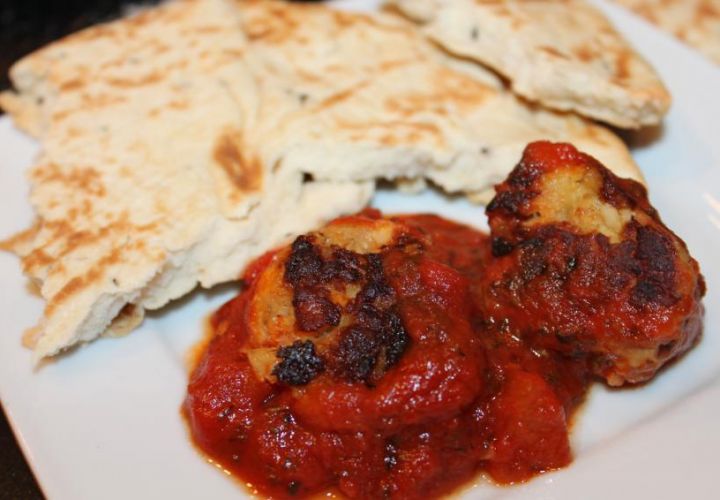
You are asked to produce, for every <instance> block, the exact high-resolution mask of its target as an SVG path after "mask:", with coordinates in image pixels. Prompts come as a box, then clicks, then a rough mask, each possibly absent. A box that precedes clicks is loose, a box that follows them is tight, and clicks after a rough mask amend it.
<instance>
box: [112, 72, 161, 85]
mask: <svg viewBox="0 0 720 500" xmlns="http://www.w3.org/2000/svg"><path fill="white" fill-rule="evenodd" d="M164 76H165V73H163V72H160V71H153V72H152V73H148V74H147V75H142V76H140V77H137V78H120V77H110V78H107V79H106V80H105V82H106V83H108V84H109V85H112V86H115V87H126V88H127V87H142V86H144V85H150V84H151V83H157V82H159V81H160V80H162V79H163V78H164Z"/></svg>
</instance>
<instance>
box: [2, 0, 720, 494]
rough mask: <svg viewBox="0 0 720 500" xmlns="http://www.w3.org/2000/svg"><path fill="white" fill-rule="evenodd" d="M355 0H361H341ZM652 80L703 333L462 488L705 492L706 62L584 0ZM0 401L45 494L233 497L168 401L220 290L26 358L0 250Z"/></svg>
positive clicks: (458, 206)
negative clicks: (536, 467) (537, 462)
mask: <svg viewBox="0 0 720 500" xmlns="http://www.w3.org/2000/svg"><path fill="white" fill-rule="evenodd" d="M342 3H345V4H346V5H350V6H352V7H360V8H368V7H371V6H372V4H373V3H374V2H373V1H371V0H367V1H363V0H355V1H346V2H342ZM597 3H598V4H599V5H600V6H601V7H602V8H603V9H604V10H605V11H606V12H607V14H608V15H609V16H610V17H611V18H612V19H613V21H614V22H615V23H616V25H617V27H618V28H619V29H620V30H621V31H622V32H623V33H624V34H625V35H626V36H627V37H628V38H629V39H630V40H632V42H633V43H634V44H635V45H636V47H637V48H638V49H639V50H640V51H641V52H642V53H643V54H645V55H646V56H647V58H648V59H650V61H651V62H652V63H653V64H654V65H655V67H656V68H657V69H658V71H659V72H660V73H661V75H662V76H663V78H664V79H665V81H666V82H667V84H668V86H669V88H670V90H671V91H672V93H673V95H674V98H675V100H674V105H673V108H672V111H671V112H670V115H669V116H668V117H667V119H666V121H665V125H664V127H662V129H661V130H660V131H659V132H658V133H657V134H656V137H654V139H652V140H641V138H637V137H635V138H633V142H634V143H635V144H636V146H635V147H634V150H633V152H634V155H635V158H636V159H637V161H638V163H639V164H640V165H641V167H642V168H643V171H644V172H645V174H646V176H647V180H648V183H649V186H650V195H651V200H652V201H653V203H654V204H655V206H656V207H657V208H658V209H659V210H660V213H661V214H662V216H663V219H664V220H665V222H666V223H667V224H668V225H669V226H670V227H671V228H672V229H673V230H675V231H676V232H677V233H678V234H679V235H680V236H681V237H683V238H684V239H685V241H686V242H687V244H688V246H689V248H690V250H691V252H692V253H693V255H694V256H695V257H696V258H697V259H698V261H699V262H700V264H701V268H702V271H703V273H704V275H705V277H706V279H707V284H708V294H707V297H706V299H705V304H706V309H707V314H706V321H705V336H704V339H703V340H702V342H701V344H700V345H699V346H698V347H697V348H696V349H694V350H693V351H692V352H691V353H690V354H689V355H687V356H685V357H684V358H683V359H682V361H681V362H680V363H677V364H675V365H673V366H672V367H670V368H669V369H668V370H665V371H664V372H663V373H662V374H661V375H660V376H659V377H658V378H657V379H656V380H655V381H653V382H652V383H651V384H649V385H647V386H646V387H643V388H641V389H637V390H620V391H610V390H607V389H604V388H602V387H596V388H595V389H594V390H593V392H592V394H591V397H590V400H589V402H588V404H587V405H586V407H585V408H584V409H583V411H582V412H581V414H580V415H579V418H578V419H577V424H576V426H575V430H574V434H573V442H574V450H575V454H576V460H575V462H574V463H573V464H572V465H570V466H569V467H568V468H566V469H564V470H562V471H558V472H555V473H552V474H546V475H543V476H541V477H538V478H536V479H535V480H533V481H531V482H529V483H528V484H525V485H522V486H519V487H512V488H495V487H492V486H490V485H488V484H486V483H483V482H482V481H479V483H480V484H479V485H478V486H477V487H475V488H473V489H471V490H469V491H468V492H467V495H468V496H470V497H473V498H491V497H492V498H495V497H512V498H515V497H523V498H527V497H531V498H568V499H576V498H584V499H591V498H598V499H606V498H612V497H620V498H630V497H635V498H668V499H670V498H673V499H674V498H678V497H680V496H686V497H689V498H716V496H715V494H714V493H716V490H717V485H716V481H717V478H716V475H717V470H718V465H720V460H718V459H717V450H718V449H720V426H718V425H717V415H718V414H720V382H719V381H718V374H720V334H719V332H718V330H720V295H718V293H719V291H720V260H719V259H718V256H720V140H718V132H717V127H716V121H717V118H718V117H719V116H720V97H718V93H719V91H720V69H718V68H717V67H715V66H712V65H711V64H710V63H708V62H706V61H705V60H704V59H702V58H701V57H700V56H699V55H697V54H695V53H694V52H692V51H691V50H689V49H686V48H685V47H683V46H681V45H680V44H679V43H677V42H675V41H674V40H672V39H670V38H669V37H666V36H665V35H663V34H662V33H660V32H658V31H656V30H654V29H653V28H651V27H650V26H649V25H647V24H645V23H644V22H642V21H640V20H638V19H636V18H634V17H632V16H630V15H629V14H626V13H625V12H623V11H621V10H620V9H618V8H616V7H613V6H610V5H607V4H605V3H604V2H597ZM0 145H1V146H0V147H1V149H0V151H1V152H0V194H1V195H2V202H1V205H0V207H2V210H0V237H5V236H8V235H10V234H12V233H13V232H15V231H17V230H20V229H23V228H25V227H27V225H28V224H29V223H30V221H31V219H32V212H31V210H30V207H29V205H28V203H27V200H26V197H27V190H28V185H27V183H26V181H25V179H24V176H23V172H24V171H25V169H26V168H27V167H28V165H29V164H30V163H31V160H32V157H33V155H34V154H35V152H36V146H35V145H34V144H33V143H32V142H31V141H30V140H29V139H27V138H25V137H24V136H22V135H21V134H20V133H18V132H17V131H15V130H14V129H13V128H12V126H11V124H10V121H9V120H8V119H7V118H3V119H0ZM374 204H375V205H376V206H378V207H380V208H382V209H384V210H387V211H393V212H398V211H435V212H437V213H441V214H445V215H447V216H450V217H453V218H456V219H458V220H462V221H466V222H470V223H475V224H479V225H484V214H483V210H482V209H481V208H479V207H475V206H471V205H469V204H467V203H465V202H464V201H462V200H452V201H451V200H448V199H446V198H443V197H441V196H439V195H437V194H434V193H425V194H423V195H420V196H405V195H400V194H398V193H393V192H381V193H379V194H378V195H377V197H376V199H375V202H374ZM0 276H1V277H2V285H3V286H2V290H1V291H0V294H1V296H2V301H1V302H0V318H2V323H1V324H2V326H3V332H2V335H1V336H0V397H1V398H2V403H3V405H4V407H5V410H6V411H7V413H8V417H9V418H10V421H11V423H12V425H13V427H14V429H15V432H16V434H17V436H18V439H19V441H20V445H21V447H22V448H23V450H24V452H25V454H26V456H27V458H28V460H29V462H30V464H31V466H32V468H33V470H34V472H35V474H36V475H37V477H38V479H39V482H40V484H41V486H42V488H43V490H44V491H45V493H46V494H47V496H48V497H49V498H52V499H59V500H66V499H67V500H83V499H90V500H97V499H108V500H110V499H127V498H136V499H156V498H173V499H174V500H183V499H195V498H214V499H224V498H228V499H230V498H239V497H242V496H243V495H244V494H245V490H243V489H242V488H241V487H240V486H239V485H238V484H237V483H236V482H234V481H233V480H232V479H230V478H228V477H225V476H224V474H223V473H222V472H220V471H219V470H216V469H215V468H214V467H212V466H210V465H208V463H207V461H206V460H205V459H204V458H203V457H202V456H201V455H199V454H198V453H197V452H196V451H195V449H194V448H193V447H192V446H191V444H190V441H189V439H188V436H187V432H186V429H185V426H184V423H183V421H182V419H181V417H180V414H179V409H180V405H181V403H182V400H183V397H184V393H185V384H186V381H187V371H186V367H185V357H186V353H187V352H188V351H189V349H190V348H191V346H192V345H193V344H194V343H195V342H196V341H198V340H199V339H200V337H201V333H202V328H203V318H204V317H205V316H206V315H207V314H208V313H210V312H211V311H213V310H214V309H216V308H217V307H218V306H219V305H220V304H221V303H222V302H224V301H225V300H227V299H228V298H230V297H231V296H233V294H234V293H235V290H234V289H233V287H232V286H227V287H221V288H220V289H218V290H215V291H212V292H197V293H195V294H193V295H192V296H191V297H189V298H187V299H184V300H181V301H179V302H178V303H177V304H174V305H172V306H171V307H169V308H166V309H165V310H163V311H162V312H160V313H154V314H151V315H150V316H149V317H148V319H147V320H146V321H145V323H144V324H143V326H142V328H140V329H139V330H138V331H136V332H135V333H133V334H131V335H129V336H127V337H125V338H123V339H119V340H100V341H97V342H94V343H92V344H90V345H88V346H86V347H83V348H81V349H78V350H77V351H75V352H73V353H71V354H69V355H67V356H64V357H62V358H61V359H59V360H57V361H56V362H54V363H50V364H48V365H47V366H45V367H43V368H42V369H40V370H33V367H32V364H31V360H30V353H29V352H28V351H27V350H25V349H23V348H22V347H21V346H20V337H21V334H22V332H23V330H24V329H25V328H27V327H29V326H31V325H33V323H34V322H35V321H36V319H37V318H38V316H39V314H40V313H41V310H42V304H41V302H40V301H39V300H38V299H37V298H34V297H33V296H32V295H30V293H29V292H28V291H27V289H26V284H25V280H24V278H23V277H22V276H21V273H20V269H19V266H18V262H17V259H16V258H15V257H13V256H11V255H8V254H5V253H2V254H0Z"/></svg>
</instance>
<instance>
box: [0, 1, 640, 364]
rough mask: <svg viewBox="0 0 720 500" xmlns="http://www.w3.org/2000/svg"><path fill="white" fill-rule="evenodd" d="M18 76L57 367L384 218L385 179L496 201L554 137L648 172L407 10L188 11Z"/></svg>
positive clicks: (12, 106)
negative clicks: (305, 241)
mask: <svg viewBox="0 0 720 500" xmlns="http://www.w3.org/2000/svg"><path fill="white" fill-rule="evenodd" d="M11 77H12V79H13V82H14V84H15V86H16V89H17V91H16V92H15V93H5V94H3V95H2V96H1V97H0V104H2V106H3V107H5V109H7V110H8V111H9V112H10V113H11V114H12V115H13V117H14V118H15V120H16V122H17V123H18V124H19V125H21V126H22V127H24V128H25V129H26V130H27V131H29V132H30V133H31V134H33V135H35V136H36V137H37V138H38V139H39V140H40V141H41V143H42V147H43V148H42V154H41V156H40V157H39V158H38V161H37V163H36V165H35V166H34V167H33V168H32V169H31V171H30V181H31V184H32V194H31V202H32V204H33V207H34V208H35V210H36V212H37V215H38V221H37V224H36V226H35V227H34V228H32V229H31V230H29V231H27V232H26V233H23V234H21V235H18V236H17V237H15V238H14V239H12V240H11V241H9V242H7V243H6V247H7V248H9V249H10V250H12V251H14V252H16V253H17V254H19V255H20V256H21V257H22V264H23V268H24V271H25V272H26V274H27V275H28V276H29V277H30V278H31V279H32V280H34V281H35V282H37V283H38V284H39V285H40V289H41V294H42V296H43V298H44V299H45V300H46V302H47V305H46V308H45V313H44V316H43V318H42V319H41V320H40V322H39V324H38V326H37V327H36V328H35V329H34V330H33V335H32V336H31V338H32V339H33V340H34V349H35V356H36V358H37V359H40V358H42V357H45V356H52V355H54V354H56V353H58V352H60V351H61V350H63V349H65V348H67V347H69V346H71V345H74V344H76V343H78V342H83V341H89V340H92V339H93V338H95V337H97V336H98V335H100V334H102V333H103V332H104V333H106V334H117V333H122V332H126V331H129V330H131V329H132V328H134V327H135V326H136V325H137V323H138V322H139V321H140V320H141V319H142V314H143V311H144V310H146V309H156V308H159V307H162V306H163V305H164V304H166V303H167V302H168V301H169V300H172V299H175V298H178V297H180V296H182V295H184V294H186V293H188V292H189V291H190V290H192V289H193V288H194V287H195V286H196V285H197V284H198V283H199V284H200V285H201V286H203V287H210V286H213V285H214V284H217V283H220V282H223V281H230V280H234V279H237V277H238V276H239V273H240V272H241V271H242V269H243V268H244V267H245V265H246V264H247V263H248V262H249V261H250V259H252V258H253V257H255V256H257V255H260V254H261V253H262V252H264V251H266V250H269V249H271V248H273V247H274V246H276V245H278V244H280V243H282V242H283V241H284V240H285V239H286V238H288V237H290V236H292V235H295V234H298V233H302V232H306V231H308V230H310V229H312V228H314V227H317V226H318V225H320V224H322V223H323V222H325V221H327V220H328V219H330V218H333V217H335V216H338V215H341V214H343V213H348V212H353V211H357V210H359V209H360V208H362V207H363V206H365V204H366V203H367V202H368V200H369V199H370V197H371V195H372V191H373V189H372V188H373V186H374V181H375V180H376V179H377V178H388V179H407V180H410V181H412V180H418V179H424V178H429V179H430V180H431V181H433V182H435V183H437V184H439V185H440V186H442V187H443V188H444V189H446V190H448V191H452V192H466V193H468V194H469V195H471V196H472V197H474V198H477V199H487V198H488V194H489V193H490V192H491V189H492V185H493V184H494V183H496V182H499V181H500V180H501V179H502V178H503V177H504V176H505V175H506V173H507V172H508V171H509V170H510V169H511V168H512V166H513V165H514V164H515V163H516V162H517V160H518V158H519V157H520V155H521V152H522V149H523V148H524V146H525V145H526V143H527V142H530V141H532V140H536V139H551V140H564V141H571V142H573V143H575V144H576V145H577V146H578V147H579V148H581V149H584V150H586V151H589V152H591V153H592V154H594V155H596V156H597V157H598V159H600V160H601V161H602V162H604V163H605V164H607V165H611V166H613V167H614V168H615V169H616V172H618V173H619V174H620V175H623V176H627V177H633V178H636V179H640V178H641V176H640V173H639V171H638V170H637V168H636V166H635V164H634V163H633V161H632V158H631V157H630V154H629V153H628V151H627V149H626V147H625V146H624V145H623V143H622V142H621V141H620V140H619V139H618V138H617V137H615V136H614V135H613V134H612V133H611V132H610V131H608V130H607V129H605V128H603V127H600V126H597V125H595V124H593V123H590V122H588V121H586V120H584V119H582V118H579V117H577V116H574V115H571V114H563V113H556V112H550V111H546V110H543V109H541V108H539V107H537V106H532V105H528V104H527V103H525V102H524V101H522V100H520V99H518V98H517V97H515V96H514V95H513V94H512V93H511V92H509V91H508V90H507V89H506V88H505V87H504V85H503V83H502V82H501V81H500V80H499V79H498V78H497V77H496V76H495V75H494V73H492V72H489V71H487V70H485V69H483V68H481V67H479V66H478V65H476V64H472V63H465V62H462V61H458V60H456V59H455V58H451V57H448V56H447V55H446V54H444V53H442V52H441V51H439V50H437V49H436V48H435V47H434V46H433V45H432V44H431V43H430V42H428V41H427V40H426V39H425V37H423V36H422V35H421V34H419V33H417V31H416V30H415V29H414V28H413V27H412V26H411V25H409V23H408V22H407V21H404V20H402V19H399V18H397V17H393V16H385V15H362V14H349V13H339V12H336V11H333V10H331V9H329V8H328V7H324V6H308V5H294V4H292V5H291V4H284V3H280V2H253V1H248V2H237V3H236V2H233V1H230V0H185V1H178V2H173V3H168V4H165V5H163V6H161V7H158V8H154V9H150V10H147V11H145V12H144V13H142V14H139V15H137V16H134V17H131V18H128V19H123V20H119V21H116V22H113V23H109V24H105V25H101V26H98V27H95V28H91V29H89V30H86V31H83V32H80V33H78V34H76V35H73V36H71V37H68V38H66V39H64V40H61V41H59V42H56V43H54V44H52V45H50V46H48V47H46V48H45V49H42V50H40V51H38V52H36V53H34V54H32V55H30V56H28V57H27V58H25V59H23V60H22V61H20V62H19V63H17V64H16V65H15V66H14V67H13V69H12V72H11ZM478 216H479V217H481V214H480V212H478Z"/></svg>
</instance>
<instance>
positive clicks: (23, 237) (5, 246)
mask: <svg viewBox="0 0 720 500" xmlns="http://www.w3.org/2000/svg"><path fill="white" fill-rule="evenodd" d="M39 230H40V224H39V223H38V222H35V223H34V224H33V225H32V226H31V227H29V228H28V229H25V230H24V231H20V232H19V233H16V234H14V235H12V236H11V237H9V238H8V239H6V240H0V250H4V251H6V252H17V251H18V250H19V249H20V248H21V247H22V246H23V245H27V244H29V243H31V242H32V240H34V239H35V236H36V235H37V233H38V231H39Z"/></svg>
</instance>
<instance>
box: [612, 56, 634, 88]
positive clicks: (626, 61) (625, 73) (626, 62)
mask: <svg viewBox="0 0 720 500" xmlns="http://www.w3.org/2000/svg"><path fill="white" fill-rule="evenodd" d="M631 60H632V54H630V52H628V51H627V50H620V51H618V53H617V56H616V58H615V77H614V80H616V81H622V80H625V79H627V78H629V77H630V63H631Z"/></svg>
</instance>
